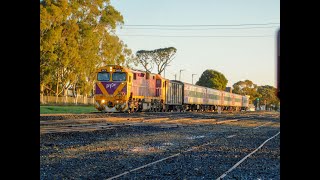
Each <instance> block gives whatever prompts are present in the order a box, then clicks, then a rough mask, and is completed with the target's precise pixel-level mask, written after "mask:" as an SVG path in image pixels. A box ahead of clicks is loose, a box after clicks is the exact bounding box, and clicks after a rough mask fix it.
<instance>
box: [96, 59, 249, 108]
mask: <svg viewBox="0 0 320 180" xmlns="http://www.w3.org/2000/svg"><path fill="white" fill-rule="evenodd" d="M249 98H250V97H249V96H243V95H239V94H235V93H231V92H226V91H222V90H217V89H212V88H208V87H203V86H198V85H193V84H190V83H186V82H182V81H178V80H169V79H166V78H164V77H162V76H161V75H159V74H155V73H149V72H146V71H142V70H135V69H129V68H126V67H123V66H120V65H106V66H103V67H100V68H98V69H97V71H96V84H95V90H94V101H95V103H94V106H95V108H96V109H97V110H98V111H101V112H141V111H153V112H168V111H180V112H181V111H212V112H213V111H225V110H229V111H241V110H247V108H248V106H249Z"/></svg>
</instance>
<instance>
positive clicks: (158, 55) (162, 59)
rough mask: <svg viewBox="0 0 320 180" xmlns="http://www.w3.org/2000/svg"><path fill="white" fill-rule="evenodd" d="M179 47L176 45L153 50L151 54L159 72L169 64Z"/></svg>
mask: <svg viewBox="0 0 320 180" xmlns="http://www.w3.org/2000/svg"><path fill="white" fill-rule="evenodd" d="M176 52H177V49H176V48H174V47H168V48H160V49H156V50H153V53H152V54H151V56H152V60H153V62H154V63H155V64H156V65H157V71H158V74H161V73H162V72H163V71H164V69H165V68H166V66H167V65H169V64H170V63H171V62H172V60H173V59H174V57H173V56H174V55H175V54H176Z"/></svg>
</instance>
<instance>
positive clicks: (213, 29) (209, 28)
mask: <svg viewBox="0 0 320 180" xmlns="http://www.w3.org/2000/svg"><path fill="white" fill-rule="evenodd" d="M278 27H279V26H269V27H244V28H206V29H181V28H178V29H168V28H121V29H150V30H183V31H184V30H217V29H261V28H278Z"/></svg>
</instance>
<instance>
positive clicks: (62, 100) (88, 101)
mask: <svg viewBox="0 0 320 180" xmlns="http://www.w3.org/2000/svg"><path fill="white" fill-rule="evenodd" d="M40 104H55V105H64V104H68V105H93V104H94V98H86V97H83V96H78V97H77V98H75V97H68V96H67V97H56V96H43V97H42V98H41V95H40Z"/></svg>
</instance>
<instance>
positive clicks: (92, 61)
mask: <svg viewBox="0 0 320 180" xmlns="http://www.w3.org/2000/svg"><path fill="white" fill-rule="evenodd" d="M123 22H124V21H123V17H122V15H121V14H120V12H118V11H117V10H116V9H114V7H113V6H111V4H110V1H109V0H82V1H68V0H59V1H55V0H42V1H40V89H41V91H40V92H41V95H43V92H45V91H46V90H47V91H48V90H50V92H53V93H54V94H55V95H56V96H57V97H58V95H59V94H61V93H62V92H64V94H65V95H66V92H67V90H68V88H70V87H73V89H75V87H81V88H80V90H81V93H84V94H88V93H89V92H90V91H92V88H93V85H94V82H95V78H94V77H95V70H96V68H98V67H100V66H103V65H105V64H119V65H126V66H127V65H128V64H129V61H127V59H129V58H132V53H131V50H130V49H128V48H127V46H126V45H125V44H124V43H123V42H122V41H121V40H120V39H119V38H118V37H117V36H116V35H114V31H115V28H116V26H117V25H121V24H123ZM78 90H79V89H78ZM79 93H80V92H79Z"/></svg>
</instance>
